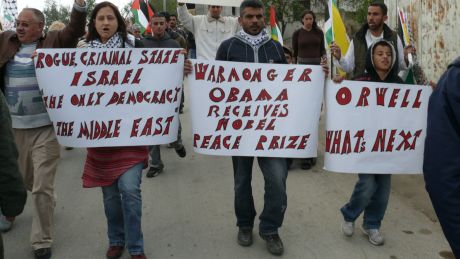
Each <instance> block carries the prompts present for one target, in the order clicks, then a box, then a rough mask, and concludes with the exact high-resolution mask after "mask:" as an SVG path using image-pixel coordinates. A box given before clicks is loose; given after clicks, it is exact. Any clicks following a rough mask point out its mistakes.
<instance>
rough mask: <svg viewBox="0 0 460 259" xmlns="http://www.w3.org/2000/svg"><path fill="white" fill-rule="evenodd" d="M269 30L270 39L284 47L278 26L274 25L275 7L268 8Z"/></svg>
mask: <svg viewBox="0 0 460 259" xmlns="http://www.w3.org/2000/svg"><path fill="white" fill-rule="evenodd" d="M270 28H271V35H272V39H273V40H276V41H278V42H279V43H281V45H284V43H283V35H282V34H281V31H280V28H279V27H278V24H276V12H275V7H274V6H273V5H272V6H271V7H270Z"/></svg>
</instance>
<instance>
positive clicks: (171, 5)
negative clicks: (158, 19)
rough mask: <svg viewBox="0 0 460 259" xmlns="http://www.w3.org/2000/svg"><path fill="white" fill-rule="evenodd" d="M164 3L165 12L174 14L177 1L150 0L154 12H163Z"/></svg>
mask: <svg viewBox="0 0 460 259" xmlns="http://www.w3.org/2000/svg"><path fill="white" fill-rule="evenodd" d="M165 2H166V11H167V12H168V13H176V12H177V11H176V7H177V1H176V0H150V3H151V4H152V5H153V7H154V8H155V11H156V12H162V11H163V10H165V7H164V6H163V4H164V3H165Z"/></svg>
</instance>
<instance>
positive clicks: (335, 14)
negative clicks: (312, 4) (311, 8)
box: [324, 0, 350, 55]
mask: <svg viewBox="0 0 460 259" xmlns="http://www.w3.org/2000/svg"><path fill="white" fill-rule="evenodd" d="M327 9H328V11H327V12H326V17H325V21H326V22H325V23H324V31H325V37H326V43H327V44H328V45H330V44H331V43H332V42H333V41H335V43H336V44H337V45H338V46H339V47H340V50H341V51H342V53H343V55H345V54H346V53H347V51H348V46H349V45H350V40H349V39H348V35H347V30H346V29H345V24H344V23H343V20H342V17H341V16H340V12H339V9H338V8H337V0H329V3H328V6H327Z"/></svg>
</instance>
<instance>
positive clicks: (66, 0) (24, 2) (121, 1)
mask: <svg viewBox="0 0 460 259" xmlns="http://www.w3.org/2000/svg"><path fill="white" fill-rule="evenodd" d="M17 1H18V11H19V12H20V11H21V10H22V8H24V7H33V8H37V9H39V10H42V11H43V8H44V7H45V0H17ZM102 1H103V0H96V3H99V2H102ZM131 1H132V0H109V2H112V3H114V4H115V5H116V6H118V8H119V9H122V8H123V7H124V6H125V5H126V4H127V3H129V2H131ZM56 3H57V4H58V5H59V4H62V5H65V6H70V5H72V4H73V3H74V0H56Z"/></svg>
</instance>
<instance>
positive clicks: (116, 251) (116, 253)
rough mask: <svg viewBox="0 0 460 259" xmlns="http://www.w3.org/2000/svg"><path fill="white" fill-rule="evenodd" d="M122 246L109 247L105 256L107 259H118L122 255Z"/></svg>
mask: <svg viewBox="0 0 460 259" xmlns="http://www.w3.org/2000/svg"><path fill="white" fill-rule="evenodd" d="M124 250H125V247H124V246H110V247H109V249H108V250H107V253H106V254H105V256H106V257H107V259H118V258H120V257H121V256H122V255H123V251H124Z"/></svg>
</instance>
